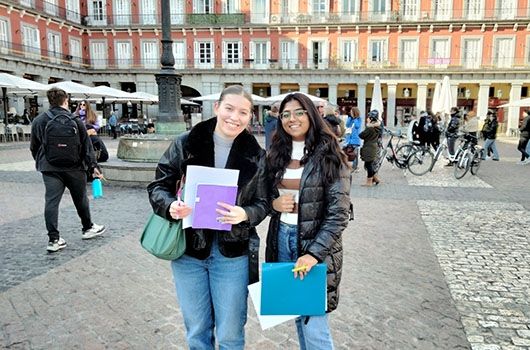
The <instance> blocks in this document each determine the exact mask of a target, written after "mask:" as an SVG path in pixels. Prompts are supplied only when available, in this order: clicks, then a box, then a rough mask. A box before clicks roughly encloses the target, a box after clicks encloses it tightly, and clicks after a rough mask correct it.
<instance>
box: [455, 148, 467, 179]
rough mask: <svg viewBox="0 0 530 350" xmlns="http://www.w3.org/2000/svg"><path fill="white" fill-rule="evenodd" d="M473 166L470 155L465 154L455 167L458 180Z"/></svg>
mask: <svg viewBox="0 0 530 350" xmlns="http://www.w3.org/2000/svg"><path fill="white" fill-rule="evenodd" d="M470 165H471V159H470V154H469V153H468V152H466V153H464V155H463V156H462V158H460V159H458V160H457V161H456V163H455V165H454V175H455V178H456V179H457V180H460V179H461V178H463V177H464V176H465V175H466V174H467V172H468V170H469V167H470Z"/></svg>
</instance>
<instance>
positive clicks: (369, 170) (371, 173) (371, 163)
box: [364, 160, 376, 178]
mask: <svg viewBox="0 0 530 350" xmlns="http://www.w3.org/2000/svg"><path fill="white" fill-rule="evenodd" d="M374 162H375V161H373V160H372V161H369V162H366V161H365V162H364V168H365V169H366V172H367V177H368V178H370V177H374V175H375V174H376V172H375V171H374Z"/></svg>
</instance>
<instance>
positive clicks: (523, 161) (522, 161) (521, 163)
mask: <svg viewBox="0 0 530 350" xmlns="http://www.w3.org/2000/svg"><path fill="white" fill-rule="evenodd" d="M525 162H526V160H520V161H518V162H517V165H524V164H526V163H525Z"/></svg>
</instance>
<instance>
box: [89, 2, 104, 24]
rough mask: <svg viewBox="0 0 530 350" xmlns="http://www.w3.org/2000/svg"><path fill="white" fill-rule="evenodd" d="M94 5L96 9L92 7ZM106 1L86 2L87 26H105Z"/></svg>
mask: <svg viewBox="0 0 530 350" xmlns="http://www.w3.org/2000/svg"><path fill="white" fill-rule="evenodd" d="M94 5H96V7H94ZM105 5H106V1H103V0H88V17H89V18H90V20H89V24H90V25H94V26H100V25H107V9H106V6H105Z"/></svg>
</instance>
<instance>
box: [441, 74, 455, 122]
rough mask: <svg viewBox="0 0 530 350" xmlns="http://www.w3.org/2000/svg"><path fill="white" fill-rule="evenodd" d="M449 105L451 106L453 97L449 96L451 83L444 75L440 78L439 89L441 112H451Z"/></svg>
mask: <svg viewBox="0 0 530 350" xmlns="http://www.w3.org/2000/svg"><path fill="white" fill-rule="evenodd" d="M451 107H453V99H452V97H451V84H450V83H449V77H448V76H447V75H446V76H445V77H444V79H443V80H442V87H441V89H440V110H439V112H441V113H443V114H451Z"/></svg>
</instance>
